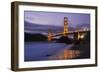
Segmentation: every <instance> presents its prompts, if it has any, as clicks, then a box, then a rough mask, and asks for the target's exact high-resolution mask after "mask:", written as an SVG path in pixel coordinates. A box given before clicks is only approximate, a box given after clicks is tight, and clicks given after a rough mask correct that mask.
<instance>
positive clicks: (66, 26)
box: [63, 17, 68, 36]
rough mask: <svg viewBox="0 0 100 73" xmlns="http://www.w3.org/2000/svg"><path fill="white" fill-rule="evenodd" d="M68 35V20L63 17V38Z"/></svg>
mask: <svg viewBox="0 0 100 73" xmlns="http://www.w3.org/2000/svg"><path fill="white" fill-rule="evenodd" d="M67 33H68V18H67V17H64V30H63V36H67Z"/></svg>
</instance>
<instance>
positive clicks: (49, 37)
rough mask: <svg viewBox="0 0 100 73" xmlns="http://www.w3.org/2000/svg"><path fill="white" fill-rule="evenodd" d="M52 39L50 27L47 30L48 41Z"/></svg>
mask: <svg viewBox="0 0 100 73" xmlns="http://www.w3.org/2000/svg"><path fill="white" fill-rule="evenodd" d="M51 40H52V32H51V29H49V30H48V41H51Z"/></svg>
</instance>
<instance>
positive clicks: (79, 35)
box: [48, 17, 90, 41]
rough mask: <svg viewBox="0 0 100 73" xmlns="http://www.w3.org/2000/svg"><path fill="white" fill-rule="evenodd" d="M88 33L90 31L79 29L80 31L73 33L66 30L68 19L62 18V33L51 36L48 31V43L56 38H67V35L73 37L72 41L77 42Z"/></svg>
mask: <svg viewBox="0 0 100 73" xmlns="http://www.w3.org/2000/svg"><path fill="white" fill-rule="evenodd" d="M88 31H90V29H85V28H84V29H81V30H75V31H69V30H68V18H67V17H64V27H63V31H62V32H59V33H56V34H53V33H52V30H51V29H48V41H52V39H54V38H55V37H57V36H64V37H66V36H68V35H73V38H74V40H79V39H82V38H84V36H85V34H86V33H87V32H88Z"/></svg>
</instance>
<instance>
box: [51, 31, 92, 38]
mask: <svg viewBox="0 0 100 73" xmlns="http://www.w3.org/2000/svg"><path fill="white" fill-rule="evenodd" d="M88 31H90V30H84V31H83V30H80V31H69V32H67V33H65V34H67V35H69V34H75V33H78V32H79V33H85V32H88ZM63 34H64V33H63V32H61V33H57V34H54V35H52V37H55V36H60V35H63Z"/></svg>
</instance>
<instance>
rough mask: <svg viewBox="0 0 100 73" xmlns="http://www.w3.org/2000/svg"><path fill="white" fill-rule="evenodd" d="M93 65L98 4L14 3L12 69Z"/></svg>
mask: <svg viewBox="0 0 100 73" xmlns="http://www.w3.org/2000/svg"><path fill="white" fill-rule="evenodd" d="M63 24H64V25H63ZM68 24H70V25H69V26H68ZM49 28H51V29H49ZM72 30H73V31H72ZM90 32H91V33H90ZM37 33H38V34H37ZM40 33H42V35H41V34H40ZM44 35H45V36H46V37H45V36H44ZM56 36H57V37H56ZM65 37H66V38H65ZM67 37H70V38H71V37H72V39H69V38H67ZM41 41H42V43H41ZM66 44H67V45H66ZM84 44H85V45H84ZM41 45H42V46H41ZM50 45H51V46H50ZM68 45H70V46H69V47H70V48H69V47H68ZM66 46H67V48H68V49H66ZM50 48H51V49H50ZM61 48H64V49H61ZM41 49H42V50H41ZM58 50H59V51H58ZM44 56H45V57H44ZM92 66H97V7H96V6H84V5H68V4H50V3H35V2H19V1H15V2H12V3H11V70H13V71H28V70H45V69H60V68H77V67H92Z"/></svg>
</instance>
